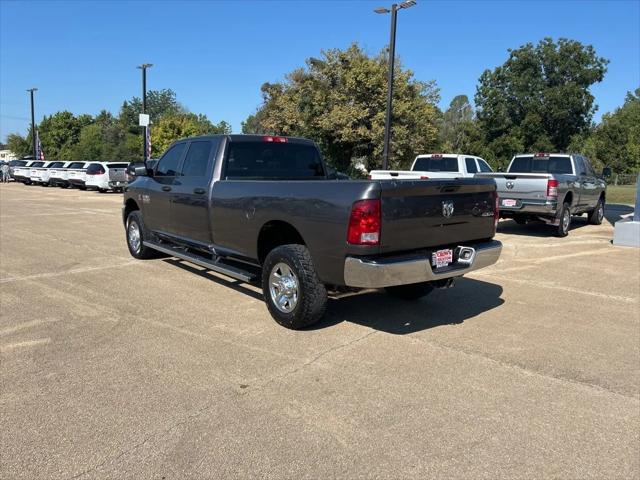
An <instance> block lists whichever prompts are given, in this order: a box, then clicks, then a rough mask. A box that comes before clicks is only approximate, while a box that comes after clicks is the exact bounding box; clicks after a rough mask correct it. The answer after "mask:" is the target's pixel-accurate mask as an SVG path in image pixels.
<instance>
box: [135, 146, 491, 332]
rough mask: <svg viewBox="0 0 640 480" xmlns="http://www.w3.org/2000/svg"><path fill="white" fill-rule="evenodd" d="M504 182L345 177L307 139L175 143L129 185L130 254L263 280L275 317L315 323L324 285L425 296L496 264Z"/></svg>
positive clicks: (292, 324) (286, 322) (295, 324)
mask: <svg viewBox="0 0 640 480" xmlns="http://www.w3.org/2000/svg"><path fill="white" fill-rule="evenodd" d="M497 220H498V209H497V195H496V186H495V182H494V181H493V180H492V179H485V178H478V179H476V178H467V179H446V180H430V181H411V180H407V181H406V182H394V181H369V180H337V179H336V176H335V174H328V171H327V168H326V166H325V164H324V162H323V160H322V157H321V155H320V152H319V150H318V148H317V147H316V145H315V144H314V143H313V142H312V141H310V140H305V139H300V138H289V137H274V136H260V135H214V136H206V137H196V138H190V139H185V140H180V141H178V142H175V143H174V144H172V145H171V146H170V148H169V149H168V150H167V152H166V153H165V154H164V155H163V156H162V157H161V158H160V159H159V161H158V163H157V164H156V166H155V167H154V168H153V170H149V169H148V168H147V167H145V166H144V165H141V166H137V167H136V178H135V180H134V181H133V182H131V183H130V184H129V185H128V187H127V189H126V190H125V194H124V208H123V221H124V225H125V230H126V241H127V245H128V248H129V251H130V253H131V255H132V256H133V257H135V258H139V259H145V258H150V257H152V256H153V255H154V254H155V253H156V252H162V253H164V254H168V255H172V256H174V257H177V258H180V259H183V260H186V261H188V262H192V263H195V264H198V265H201V266H203V267H206V268H207V269H210V270H213V271H216V272H219V273H222V274H224V275H226V276H228V277H231V278H234V279H238V280H241V281H245V282H248V281H253V280H259V281H260V282H261V284H262V290H263V292H264V299H265V302H266V304H267V307H268V309H269V312H270V313H271V315H272V316H273V318H274V319H275V320H276V321H277V322H278V323H280V324H281V325H283V326H285V327H288V328H302V327H304V326H307V325H310V324H312V323H314V322H317V321H318V320H319V319H320V318H321V317H322V316H323V313H324V311H325V307H326V304H327V290H328V289H336V288H344V287H348V288H350V289H362V288H385V289H386V290H387V292H389V293H390V294H391V295H395V296H398V297H401V298H404V299H408V300H409V299H411V300H413V299H417V298H420V297H423V296H424V295H427V294H428V293H429V292H431V291H432V290H433V288H434V287H441V288H442V287H448V286H451V285H452V283H453V279H454V278H456V277H461V276H463V275H464V274H466V273H469V272H471V271H474V270H477V269H479V268H483V267H486V266H488V265H491V264H493V263H495V262H496V261H497V260H498V257H499V256H500V252H501V248H502V244H501V243H500V242H498V241H495V240H492V238H493V236H494V234H495V229H496V224H497Z"/></svg>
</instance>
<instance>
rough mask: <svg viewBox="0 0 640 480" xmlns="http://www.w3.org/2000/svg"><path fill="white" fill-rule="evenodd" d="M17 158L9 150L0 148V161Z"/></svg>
mask: <svg viewBox="0 0 640 480" xmlns="http://www.w3.org/2000/svg"><path fill="white" fill-rule="evenodd" d="M17 159H18V157H17V156H16V155H14V153H13V152H12V151H11V150H0V162H10V161H11V160H17Z"/></svg>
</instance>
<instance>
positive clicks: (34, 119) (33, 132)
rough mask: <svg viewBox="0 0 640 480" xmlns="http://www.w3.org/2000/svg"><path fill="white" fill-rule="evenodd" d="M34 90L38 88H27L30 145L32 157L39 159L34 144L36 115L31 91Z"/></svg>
mask: <svg viewBox="0 0 640 480" xmlns="http://www.w3.org/2000/svg"><path fill="white" fill-rule="evenodd" d="M36 90H38V89H37V88H35V87H33V88H30V89H28V90H27V92H29V94H30V96H31V147H32V148H33V159H34V160H40V159H39V158H36V150H37V148H38V147H37V146H36V141H37V139H36V115H35V109H34V107H33V92H35V91H36Z"/></svg>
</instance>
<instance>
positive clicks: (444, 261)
mask: <svg viewBox="0 0 640 480" xmlns="http://www.w3.org/2000/svg"><path fill="white" fill-rule="evenodd" d="M451 262H453V250H451V249H450V248H447V249H444V250H438V251H436V252H433V253H432V254H431V265H433V266H434V267H436V268H440V267H446V266H447V265H449V264H450V263H451Z"/></svg>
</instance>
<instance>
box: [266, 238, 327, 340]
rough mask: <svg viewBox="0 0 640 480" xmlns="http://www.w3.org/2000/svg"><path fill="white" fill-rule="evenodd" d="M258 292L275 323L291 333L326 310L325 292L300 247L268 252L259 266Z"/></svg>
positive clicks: (288, 246) (291, 246)
mask: <svg viewBox="0 0 640 480" xmlns="http://www.w3.org/2000/svg"><path fill="white" fill-rule="evenodd" d="M262 292H263V295H264V301H265V303H266V304H267V308H268V309H269V313H271V316H272V317H273V318H274V319H275V321H276V322H278V323H279V324H280V325H282V326H283V327H286V328H290V329H293V330H298V329H300V328H304V327H307V326H309V325H312V324H314V323H316V322H317V321H318V320H320V319H321V318H322V316H323V315H324V312H325V309H326V307H327V290H326V289H325V287H324V285H323V284H322V283H321V282H320V280H319V279H318V276H317V274H316V271H315V268H314V266H313V261H312V260H311V254H310V253H309V250H308V249H307V247H305V246H304V245H282V246H280V247H277V248H275V249H273V250H271V252H269V254H268V255H267V258H266V259H265V261H264V264H263V266H262Z"/></svg>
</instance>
